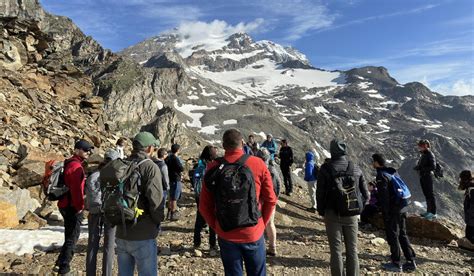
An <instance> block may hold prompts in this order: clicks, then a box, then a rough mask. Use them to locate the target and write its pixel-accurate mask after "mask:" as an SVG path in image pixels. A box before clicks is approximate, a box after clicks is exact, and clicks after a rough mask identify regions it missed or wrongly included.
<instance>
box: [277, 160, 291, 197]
mask: <svg viewBox="0 0 474 276" xmlns="http://www.w3.org/2000/svg"><path fill="white" fill-rule="evenodd" d="M280 169H281V173H282V174H283V184H285V192H286V193H292V192H293V181H292V179H291V169H290V167H289V166H280Z"/></svg>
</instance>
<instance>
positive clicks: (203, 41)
mask: <svg viewBox="0 0 474 276" xmlns="http://www.w3.org/2000/svg"><path fill="white" fill-rule="evenodd" d="M263 22H264V21H263V19H256V20H255V21H252V22H249V23H243V22H240V23H239V24H237V25H230V24H228V23H227V22H225V21H221V20H214V21H212V22H202V21H196V22H183V23H181V24H180V25H179V27H177V28H176V29H175V30H173V31H171V32H173V33H176V34H178V36H179V37H180V38H181V39H180V40H181V41H180V42H179V43H178V44H177V45H176V48H177V49H178V51H179V52H180V54H181V56H183V57H188V56H190V55H191V54H192V52H194V51H196V50H197V49H205V50H207V51H213V50H217V49H220V48H222V47H223V46H225V45H227V44H228V41H226V39H227V38H228V37H229V36H230V35H232V34H235V33H241V32H244V33H252V32H254V31H257V29H258V28H259V27H260V26H261V25H262V23H263Z"/></svg>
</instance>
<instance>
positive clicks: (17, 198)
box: [0, 187, 41, 220]
mask: <svg viewBox="0 0 474 276" xmlns="http://www.w3.org/2000/svg"><path fill="white" fill-rule="evenodd" d="M0 201H3V202H8V203H10V204H13V205H14V206H15V212H16V215H17V220H20V219H22V218H23V217H24V216H25V215H26V213H27V212H28V211H32V212H34V211H35V210H36V209H37V208H39V207H41V204H40V203H39V202H38V201H37V200H36V199H33V198H31V196H30V191H28V190H26V189H14V190H10V189H8V188H5V187H0Z"/></svg>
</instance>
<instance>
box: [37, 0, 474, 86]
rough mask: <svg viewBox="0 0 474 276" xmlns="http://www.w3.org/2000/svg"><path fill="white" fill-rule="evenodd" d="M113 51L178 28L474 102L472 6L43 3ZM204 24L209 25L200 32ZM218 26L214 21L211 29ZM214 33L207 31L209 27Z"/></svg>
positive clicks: (379, 1) (466, 1) (467, 0)
mask: <svg viewBox="0 0 474 276" xmlns="http://www.w3.org/2000/svg"><path fill="white" fill-rule="evenodd" d="M40 2H41V3H42V5H43V6H44V8H45V9H46V10H47V11H49V12H51V13H53V14H58V15H65V16H68V17H70V18H72V19H73V21H74V22H75V23H76V24H77V25H78V26H79V27H80V28H81V29H82V30H83V31H84V32H85V33H86V34H87V35H91V36H92V37H93V38H95V39H96V40H97V41H99V42H100V43H101V44H102V45H103V46H104V47H106V48H110V49H112V50H114V51H118V50H121V49H123V48H125V47H127V46H130V45H133V44H136V43H138V42H140V41H142V40H144V39H146V38H148V37H150V36H153V35H157V34H159V33H161V32H163V31H167V30H169V29H172V28H174V27H177V26H179V25H180V24H183V23H185V22H186V23H187V25H186V26H193V24H192V23H190V22H196V25H195V26H196V27H199V28H203V26H204V28H205V26H206V24H212V23H211V22H213V21H214V20H219V21H221V22H220V23H221V24H220V26H221V27H222V25H224V27H223V28H221V29H220V30H221V31H223V32H231V31H233V30H241V31H247V32H248V33H250V34H251V35H252V36H253V37H254V39H255V40H261V39H268V40H272V41H275V42H278V43H281V44H283V45H292V46H294V47H295V48H297V49H299V50H300V51H301V52H303V53H304V54H306V56H307V57H308V58H309V59H310V61H311V63H312V64H313V65H314V66H316V67H319V68H324V69H343V70H344V69H350V68H354V67H360V66H365V65H374V66H384V67H387V68H388V69H389V72H390V73H391V74H392V76H394V77H395V78H396V79H397V80H398V81H399V82H401V83H406V82H410V81H420V82H422V83H424V84H425V85H427V86H429V87H430V88H431V89H433V90H435V91H437V92H441V93H443V94H452V95H466V94H471V95H473V94H474V1H472V0H431V1H427V0H365V1H364V0H312V1H311V0H287V1H283V0H268V1H267V0H253V1H243V0H233V1H227V0H220V1H217V0H209V1H202V0H194V1H191V0H187V1H186V0H175V1H170V0H68V1H64V0H40ZM203 23H206V24H203ZM214 23H215V21H214ZM209 26H210V25H209Z"/></svg>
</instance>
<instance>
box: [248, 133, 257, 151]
mask: <svg viewBox="0 0 474 276" xmlns="http://www.w3.org/2000/svg"><path fill="white" fill-rule="evenodd" d="M247 146H249V147H250V148H251V149H252V152H253V155H256V154H257V151H258V150H259V149H260V145H259V144H258V143H257V141H255V136H253V134H250V135H249V140H248V141H247Z"/></svg>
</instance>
